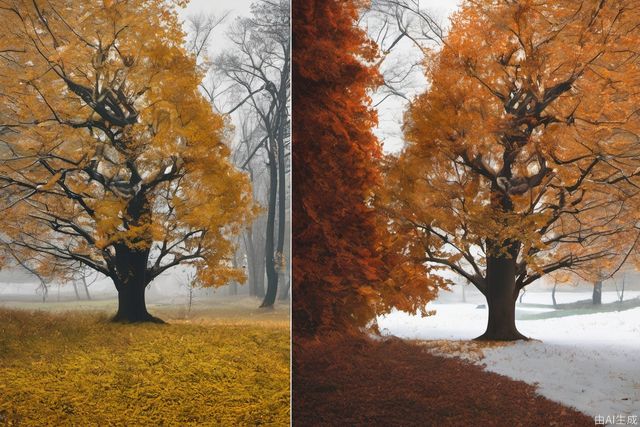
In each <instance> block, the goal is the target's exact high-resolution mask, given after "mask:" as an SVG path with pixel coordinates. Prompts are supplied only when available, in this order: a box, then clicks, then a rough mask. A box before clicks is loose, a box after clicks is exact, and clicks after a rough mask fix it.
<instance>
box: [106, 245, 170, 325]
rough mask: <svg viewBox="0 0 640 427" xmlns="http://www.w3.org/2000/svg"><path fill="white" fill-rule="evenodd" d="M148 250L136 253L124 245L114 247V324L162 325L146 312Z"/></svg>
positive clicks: (160, 321)
mask: <svg viewBox="0 0 640 427" xmlns="http://www.w3.org/2000/svg"><path fill="white" fill-rule="evenodd" d="M148 257H149V250H146V251H145V250H142V251H136V250H132V249H130V248H129V247H128V246H127V245H126V244H120V245H116V263H117V264H116V267H115V268H116V270H117V277H116V278H112V279H113V281H114V283H115V285H116V289H117V290H118V312H117V313H116V315H115V317H114V318H113V321H114V322H125V323H139V322H155V323H164V322H163V321H162V320H160V319H158V318H156V317H153V316H152V315H151V314H149V312H148V311H147V305H146V302H145V291H146V289H147V285H148V284H149V280H148V279H147V259H148Z"/></svg>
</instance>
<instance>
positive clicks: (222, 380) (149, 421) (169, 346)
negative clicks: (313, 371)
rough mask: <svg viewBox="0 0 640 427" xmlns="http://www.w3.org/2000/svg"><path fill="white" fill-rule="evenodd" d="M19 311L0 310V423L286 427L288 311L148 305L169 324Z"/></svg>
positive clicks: (102, 304)
mask: <svg viewBox="0 0 640 427" xmlns="http://www.w3.org/2000/svg"><path fill="white" fill-rule="evenodd" d="M19 307H20V308H19V309H16V308H15V307H14V308H11V309H9V308H2V309H0V329H1V333H0V378H2V381H0V424H2V420H4V421H5V423H6V424H8V425H18V424H19V425H25V426H26V425H83V426H92V425H140V426H146V425H149V426H158V425H198V426H200V425H278V426H286V425H288V424H289V412H290V411H289V403H290V397H289V396H290V394H289V348H290V346H289V321H288V305H281V306H280V307H279V308H277V309H276V310H272V311H264V310H259V309H257V308H256V307H257V300H254V299H243V300H240V301H238V300H237V299H222V300H218V302H216V303H214V304H210V303H205V302H200V303H198V304H196V305H195V306H194V307H193V310H192V311H191V312H190V313H188V312H187V311H186V309H184V308H180V309H176V308H175V307H172V306H168V305H167V306H162V305H156V306H153V305H152V306H151V307H150V309H149V311H150V312H151V313H153V314H154V315H158V316H160V317H161V318H163V319H164V320H166V321H167V322H168V324H166V325H157V324H140V325H122V324H113V323H110V322H109V321H108V318H109V317H108V316H109V315H113V313H114V312H115V303H114V302H113V301H88V302H83V303H82V304H80V308H81V309H82V311H78V309H77V308H78V304H77V303H75V302H69V303H45V304H34V303H21V304H20V305H19ZM35 308H37V309H38V310H39V311H33V309H35ZM42 309H46V311H42ZM70 309H74V310H73V311H68V310H70ZM88 310H90V311H88Z"/></svg>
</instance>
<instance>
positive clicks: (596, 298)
mask: <svg viewBox="0 0 640 427" xmlns="http://www.w3.org/2000/svg"><path fill="white" fill-rule="evenodd" d="M600 304H602V280H598V281H597V282H596V283H594V284H593V305H600Z"/></svg>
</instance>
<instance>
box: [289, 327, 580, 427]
mask: <svg viewBox="0 0 640 427" xmlns="http://www.w3.org/2000/svg"><path fill="white" fill-rule="evenodd" d="M293 369H294V371H293V389H294V390H295V391H296V392H295V394H294V398H293V421H294V425H296V426H316V425H402V426H428V425H438V426H468V425H482V426H553V425H556V426H567V427H568V426H586V425H593V419H591V418H590V417H588V416H586V415H584V414H582V413H580V412H577V411H575V410H572V409H569V408H566V407H564V406H562V405H560V404H558V403H555V402H553V401H550V400H548V399H546V398H544V397H542V396H540V395H538V394H536V392H535V387H533V386H530V385H527V384H525V383H522V382H518V381H513V380H511V379H509V378H507V377H505V376H502V375H498V374H494V373H490V372H486V371H484V370H483V369H482V368H481V367H479V366H475V365H471V364H469V363H465V362H463V361H460V360H457V359H452V358H443V357H438V356H434V355H432V354H429V353H427V352H426V351H425V350H424V349H423V348H420V347H418V346H415V345H411V344H408V343H406V342H403V341H401V340H399V339H390V340H386V341H382V342H375V341H370V340H365V339H350V340H347V339H333V338H331V339H327V340H323V341H306V342H304V343H302V344H300V343H298V344H294V366H293Z"/></svg>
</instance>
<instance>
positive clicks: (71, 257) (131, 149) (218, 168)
mask: <svg viewBox="0 0 640 427" xmlns="http://www.w3.org/2000/svg"><path fill="white" fill-rule="evenodd" d="M184 3H185V2H182V1H164V0H126V1H117V2H115V1H108V0H105V1H103V2H102V1H101V2H95V1H90V0H81V1H75V0H74V1H71V0H48V1H39V0H35V1H26V0H2V1H0V19H1V20H2V22H3V26H2V28H1V29H0V63H1V69H2V71H1V72H0V100H1V102H0V128H3V129H4V132H3V133H2V135H1V137H0V138H1V139H0V191H1V193H0V197H1V198H0V200H1V203H2V206H1V209H2V212H3V216H4V223H3V229H2V236H1V238H2V239H3V240H4V241H5V243H6V244H7V245H8V246H10V247H11V248H12V250H13V254H15V255H16V256H18V257H20V258H21V259H28V260H32V261H30V262H31V263H32V264H36V265H42V266H46V265H47V263H48V260H52V259H54V260H56V261H55V262H56V265H65V264H67V265H69V266H71V265H77V263H82V264H84V265H85V266H87V267H88V268H91V269H93V270H95V271H97V272H100V273H102V274H104V275H106V276H108V277H110V278H111V279H112V280H113V283H114V285H115V287H116V289H117V291H118V296H119V298H118V299H119V307H118V313H117V315H116V316H115V320H120V321H149V320H154V318H153V317H152V316H151V315H150V314H149V313H148V312H147V309H146V306H145V299H144V293H145V288H146V286H147V285H148V284H149V283H150V282H151V281H152V280H153V279H154V278H156V277H157V276H159V275H160V274H162V273H163V272H165V271H167V270H169V269H171V268H172V267H174V266H177V265H179V264H189V265H191V266H192V267H193V268H195V269H197V271H198V278H199V281H200V282H201V283H203V284H205V285H221V284H224V283H226V282H227V281H228V280H231V279H240V278H241V277H242V274H241V272H239V271H237V270H235V269H234V268H232V266H231V258H232V257H233V252H234V248H233V244H232V240H231V238H232V235H234V234H237V233H238V232H239V231H240V230H241V228H242V227H243V224H244V223H245V222H246V220H247V219H248V217H250V216H251V203H252V202H251V194H250V187H249V183H248V180H247V178H246V177H245V176H244V174H241V173H240V172H238V171H237V170H236V169H235V168H234V167H233V166H232V164H231V162H230V161H229V149H228V148H227V146H226V145H225V143H224V141H223V131H224V123H223V120H222V118H221V117H220V116H218V115H216V114H214V113H213V112H212V110H211V107H210V105H209V104H208V103H207V102H206V101H205V100H204V99H203V98H202V96H201V95H200V93H199V91H198V85H199V83H200V81H201V78H202V75H201V74H200V72H199V71H198V68H197V66H196V61H195V57H194V55H191V54H188V53H187V51H186V50H185V48H184V47H183V45H184V42H183V38H184V34H183V32H182V30H181V27H180V23H179V20H178V17H177V10H176V9H177V6H181V5H184ZM141 16H142V17H144V19H141V18H140V17H141ZM33 260H39V261H38V262H34V261H33Z"/></svg>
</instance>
